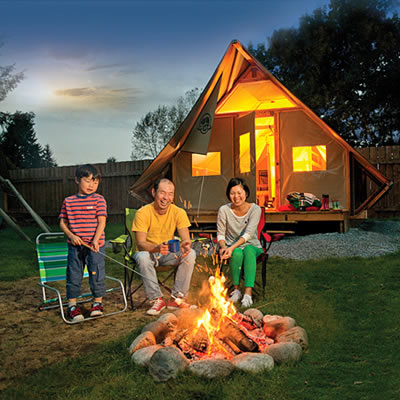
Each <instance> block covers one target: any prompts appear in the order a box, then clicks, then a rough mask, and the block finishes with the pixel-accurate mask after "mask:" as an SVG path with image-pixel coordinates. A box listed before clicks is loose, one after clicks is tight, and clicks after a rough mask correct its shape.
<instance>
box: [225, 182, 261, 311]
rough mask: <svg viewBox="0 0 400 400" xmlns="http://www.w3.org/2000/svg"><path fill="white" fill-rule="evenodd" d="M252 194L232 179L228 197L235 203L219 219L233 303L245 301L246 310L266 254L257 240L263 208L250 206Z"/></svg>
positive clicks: (244, 186) (227, 189)
mask: <svg viewBox="0 0 400 400" xmlns="http://www.w3.org/2000/svg"><path fill="white" fill-rule="evenodd" d="M249 195H250V191H249V188H248V186H247V185H246V183H245V181H244V180H243V179H241V178H232V179H231V180H230V181H229V183H228V187H227V188H226V196H227V197H228V199H229V200H230V201H231V203H228V204H225V205H223V206H221V207H220V209H219V211H218V218H217V229H218V233H217V235H218V236H217V239H218V244H219V255H220V257H221V259H223V260H226V259H229V269H230V273H231V279H232V283H233V285H234V290H233V292H232V293H231V296H230V299H229V300H230V301H232V302H237V301H239V300H240V299H242V306H243V307H250V306H251V305H252V304H253V299H252V297H251V295H252V289H253V287H254V280H255V277H256V268H257V261H256V259H257V257H258V256H259V255H260V254H261V253H262V252H263V250H262V247H261V243H260V241H259V240H258V238H257V226H258V222H259V220H260V216H261V208H260V207H259V206H258V205H257V204H255V203H248V202H247V198H248V197H249ZM242 266H243V269H244V286H245V289H244V296H243V298H242V293H241V291H240V289H239V285H240V274H241V270H242Z"/></svg>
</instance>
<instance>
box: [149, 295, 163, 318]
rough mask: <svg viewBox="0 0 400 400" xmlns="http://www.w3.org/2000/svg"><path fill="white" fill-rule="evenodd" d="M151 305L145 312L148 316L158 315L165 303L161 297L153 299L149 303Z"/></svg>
mask: <svg viewBox="0 0 400 400" xmlns="http://www.w3.org/2000/svg"><path fill="white" fill-rule="evenodd" d="M151 303H152V304H153V305H152V306H151V308H149V309H148V310H147V311H146V314H149V315H158V314H160V312H161V311H162V310H164V308H165V301H164V300H163V298H162V297H159V298H158V299H155V300H153V301H152V302H151Z"/></svg>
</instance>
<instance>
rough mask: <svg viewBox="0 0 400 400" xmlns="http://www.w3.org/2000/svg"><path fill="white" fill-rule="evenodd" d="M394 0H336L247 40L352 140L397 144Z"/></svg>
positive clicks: (399, 95) (399, 44)
mask: <svg viewBox="0 0 400 400" xmlns="http://www.w3.org/2000/svg"><path fill="white" fill-rule="evenodd" d="M394 5H395V1H392V0H331V2H330V4H329V6H328V7H324V8H317V9H316V10H315V11H314V12H313V14H312V15H305V16H303V17H302V18H301V19H300V24H299V28H298V29H294V28H291V29H280V30H278V31H275V32H274V33H273V35H272V37H271V38H269V47H268V48H266V46H265V44H258V45H257V47H256V48H254V47H253V46H251V45H250V46H249V50H250V52H251V53H252V54H253V55H254V56H255V57H256V58H257V59H258V60H259V61H261V62H262V63H263V64H264V65H265V66H266V68H267V69H268V70H269V71H271V72H272V73H273V74H274V75H275V76H276V77H277V78H278V79H279V80H281V81H282V82H283V84H284V85H285V86H286V87H287V88H288V89H290V90H291V91H292V92H293V93H294V94H295V95H296V96H297V97H298V98H299V99H301V100H302V101H303V102H304V103H305V104H307V105H308V106H309V107H310V108H311V109H312V110H313V111H314V112H315V113H316V114H317V115H319V116H320V117H321V118H323V119H324V120H325V121H326V122H327V124H328V125H330V126H331V127H332V128H333V129H334V130H336V131H337V132H338V133H339V134H340V135H341V136H342V137H343V138H344V139H346V140H347V141H348V142H349V143H350V144H352V145H370V144H375V145H378V144H393V143H394V142H395V141H396V138H397V136H398V134H399V126H400V20H399V18H398V14H397V13H396V12H394V13H391V10H392V9H393V7H394Z"/></svg>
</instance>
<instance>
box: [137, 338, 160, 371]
mask: <svg viewBox="0 0 400 400" xmlns="http://www.w3.org/2000/svg"><path fill="white" fill-rule="evenodd" d="M161 348H162V346H160V345H158V344H156V345H154V346H148V347H143V348H142V349H139V350H137V351H136V352H134V353H133V354H132V361H133V362H134V363H135V364H136V365H139V366H141V367H147V366H148V364H149V362H150V358H151V357H152V356H153V354H154V353H155V352H156V351H157V350H158V349H161Z"/></svg>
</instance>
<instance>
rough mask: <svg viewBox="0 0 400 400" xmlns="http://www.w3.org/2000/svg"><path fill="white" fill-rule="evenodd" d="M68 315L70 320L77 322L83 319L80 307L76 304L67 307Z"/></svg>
mask: <svg viewBox="0 0 400 400" xmlns="http://www.w3.org/2000/svg"><path fill="white" fill-rule="evenodd" d="M68 317H69V319H70V320H71V321H72V322H78V321H82V320H83V319H84V316H83V315H82V311H81V309H80V308H79V307H77V306H71V307H68Z"/></svg>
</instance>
